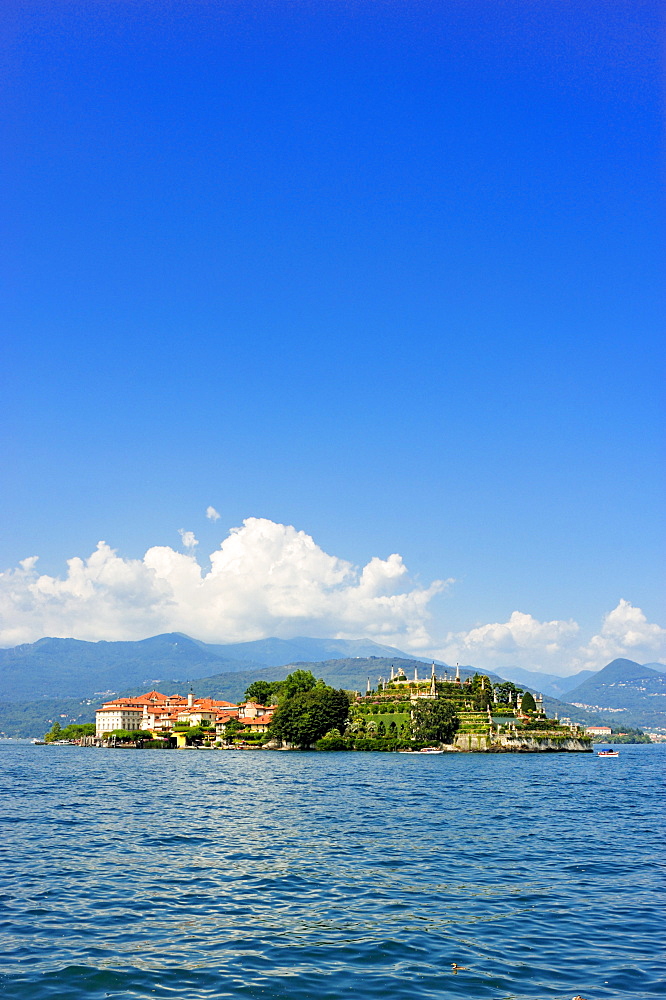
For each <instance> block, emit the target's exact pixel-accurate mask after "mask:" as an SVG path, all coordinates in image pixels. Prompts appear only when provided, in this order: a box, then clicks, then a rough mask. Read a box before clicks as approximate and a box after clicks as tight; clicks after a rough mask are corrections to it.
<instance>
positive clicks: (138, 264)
mask: <svg viewBox="0 0 666 1000" xmlns="http://www.w3.org/2000/svg"><path fill="white" fill-rule="evenodd" d="M7 9H8V11H9V13H5V15H4V27H3V37H4V43H3V44H4V47H5V50H6V54H7V59H6V64H7V66H8V72H6V73H5V83H4V85H3V92H4V97H3V103H4V104H5V107H6V112H5V115H4V118H3V123H2V126H1V128H2V133H3V134H2V141H3V147H4V148H8V149H9V150H10V156H9V157H8V159H7V161H6V164H5V169H4V183H3V187H4V190H5V194H6V195H8V197H7V199H6V210H5V213H4V214H5V223H4V225H5V240H4V241H3V242H5V244H6V245H8V246H9V247H10V251H9V253H8V254H7V256H6V259H5V267H4V271H5V275H6V280H5V282H4V287H5V291H4V293H3V299H4V306H3V307H2V323H3V327H4V329H5V334H6V335H5V337H4V338H3V340H4V341H5V345H6V347H5V352H4V356H5V361H4V363H3V366H2V367H3V369H4V375H3V397H4V411H5V420H4V421H3V423H4V425H5V431H4V434H3V436H4V447H3V452H4V458H3V467H4V472H5V476H4V479H5V485H4V487H3V498H2V500H1V507H0V515H1V517H2V524H3V528H4V530H3V532H2V535H3V538H2V559H1V564H2V565H1V567H0V568H3V569H8V570H9V569H11V568H12V567H16V566H17V565H18V564H19V562H20V561H21V560H24V559H25V558H27V557H32V556H39V562H38V564H36V565H35V566H31V567H30V574H32V576H31V577H30V580H31V581H32V583H31V582H30V581H28V583H25V586H26V587H28V588H29V587H30V586H32V585H33V584H34V582H35V579H36V578H37V577H36V576H35V574H39V573H41V574H45V575H47V576H48V577H49V579H51V578H53V579H54V580H56V581H57V580H60V579H61V578H64V577H65V575H66V573H67V566H66V560H68V559H71V558H73V557H80V558H82V559H83V560H86V559H87V558H88V557H89V556H90V554H91V553H92V552H93V551H94V550H95V546H96V544H97V542H98V541H99V540H100V539H105V540H106V542H107V543H108V545H109V546H110V547H111V548H113V549H115V550H117V553H118V555H119V557H120V558H121V559H122V560H125V561H126V563H127V565H128V566H129V565H134V563H133V562H132V561H133V560H142V559H143V557H144V553H145V552H146V550H148V549H150V548H151V547H156V546H157V547H169V548H173V549H174V550H177V551H180V552H183V551H184V552H185V555H187V556H188V558H189V557H193V556H194V553H195V547H194V546H192V547H190V549H187V548H186V549H185V550H183V546H182V544H181V539H180V537H179V535H178V530H179V529H185V530H188V531H192V532H194V534H195V536H196V538H197V539H198V543H199V544H198V547H196V553H197V558H198V561H199V563H200V565H201V566H202V571H203V573H204V574H205V573H207V572H208V571H209V569H210V562H209V555H210V554H211V553H213V552H215V551H216V550H218V549H219V547H220V544H221V543H222V542H223V541H224V540H225V538H227V537H228V533H229V531H230V530H231V529H234V528H240V527H241V525H242V524H243V521H244V520H245V519H248V518H249V519H260V520H262V521H265V522H272V523H274V524H276V525H284V526H292V525H293V526H294V527H295V528H296V529H297V530H298V531H301V532H304V533H305V534H306V535H307V536H310V537H311V538H312V539H313V540H314V543H315V544H316V546H318V547H320V548H321V550H323V552H324V553H326V554H329V555H330V556H332V557H335V558H336V559H338V560H342V561H344V562H345V563H348V564H350V565H351V566H352V567H359V568H361V567H363V566H366V565H367V564H369V563H370V561H371V560H372V559H373V558H376V559H379V560H382V561H386V560H387V559H388V557H389V556H390V555H391V554H392V553H399V554H400V556H401V557H402V560H403V561H404V565H405V566H406V567H407V568H408V571H409V580H410V581H411V584H410V586H411V587H412V590H414V588H416V589H417V590H418V589H419V588H421V590H427V588H428V587H429V586H430V584H431V582H432V581H433V580H436V579H438V580H449V579H454V580H455V583H451V584H449V585H447V586H446V587H445V588H441V590H440V591H439V592H438V593H437V594H434V595H433V596H431V597H430V598H428V608H429V613H430V616H431V617H430V618H429V619H428V621H429V624H428V625H427V630H428V636H429V637H430V640H431V641H430V643H429V648H431V649H433V650H435V649H436V650H442V649H447V650H448V651H449V652H450V651H451V645H450V641H449V645H447V640H446V636H447V635H452V634H463V633H465V634H467V633H468V632H469V631H470V630H473V629H474V628H475V627H477V626H485V625H487V624H489V623H490V624H493V623H494V624H497V623H499V624H502V623H507V622H508V621H509V620H510V616H511V614H512V613H513V612H516V611H518V612H521V613H523V614H526V615H529V616H533V618H534V619H535V620H537V621H539V622H546V621H548V622H569V621H572V620H573V621H575V622H576V623H578V624H579V625H580V632H579V633H578V636H579V639H580V637H581V636H583V635H584V636H585V642H588V641H589V639H590V636H592V635H593V633H595V631H596V632H597V633H599V629H601V628H602V622H603V621H604V616H606V615H608V614H609V612H611V611H612V609H617V607H618V602H619V601H620V600H621V599H624V600H625V601H628V602H631V604H632V605H634V606H635V607H636V608H640V609H642V613H643V616H644V622H645V623H649V625H650V628H651V627H652V625H653V624H654V623H655V622H660V621H663V610H662V609H663V594H664V588H663V568H662V567H663V473H662V472H661V469H663V439H662V438H661V427H662V426H663V391H662V379H663V347H662V344H663V338H662V336H661V334H662V331H663V320H664V312H663V297H662V296H661V295H660V292H659V287H660V284H661V281H660V279H662V280H663V275H662V253H663V194H662V191H661V190H660V169H661V164H660V156H661V153H662V150H663V134H662V132H661V126H660V121H661V117H662V114H663V107H662V103H663V102H662V93H661V88H662V80H661V74H660V69H659V59H660V49H661V46H662V44H663V25H662V24H661V23H660V16H659V5H658V4H657V3H652V2H650V3H641V2H637V3H628V2H623V3H617V2H613V0H610V2H605V3H585V2H583V3H581V2H576V3H568V2H566V0H558V2H555V0H544V2H540V3H521V2H510V3H509V2H492V3H491V2H475V3H463V2H459V3H458V2H451V3H444V2H439V3H430V2H426V0H418V2H410V0H405V2H400V3H398V2H393V3H389V2H372V0H366V2H363V3H360V2H358V3H357V2H332V0H329V2H310V3H305V2H304V3H296V2H289V3H288V2H281V0H274V2H255V3H251V2H248V3H225V2H215V3H207V2H198V3H187V2H178V0H174V2H171V3H169V2H166V0H165V2H162V3H160V4H156V3H152V2H150V3H149V2H145V0H136V2H134V3H132V4H127V3H122V2H114V0H110V2H105V3H100V4H86V3H83V2H73V0H72V2H65V0H61V2H56V3H50V2H49V3H46V2H31V0H27V2H26V0H22V2H21V3H15V2H13V0H10V3H9V5H8V8H7ZM208 505H213V506H214V507H215V509H216V510H217V511H218V512H219V514H220V517H219V519H218V520H214V521H213V520H210V519H207V518H206V516H205V510H206V507H207V506H208ZM252 524H253V525H254V526H255V527H256V523H255V521H253V522H252ZM253 530H254V529H253ZM289 537H291V536H289ZM234 538H236V540H238V539H239V538H240V539H241V540H243V541H244V542H246V543H247V544H248V546H250V548H249V549H248V551H247V553H246V555H244V557H243V558H244V559H247V562H246V563H245V564H244V565H245V566H246V572H247V574H248V576H251V575H252V572H255V574H256V573H258V572H259V569H256V568H255V570H254V571H253V570H252V566H253V565H254V564H253V563H252V558H251V551H253V550H251V545H253V544H255V542H256V536H255V535H254V534H253V531H252V530H245V533H243V532H242V531H241V534H240V535H239V534H236V535H234ZM282 538H283V542H284V544H286V545H287V547H288V546H289V543H288V541H287V542H285V541H284V539H285V538H287V536H286V535H285V534H284V532H283V533H282ZM281 551H282V550H281ZM290 551H291V550H290ZM281 558H282V557H281ZM285 558H286V557H285ZM123 565H124V564H123ZM261 565H262V566H263V570H262V572H264V571H265V572H270V571H271V569H270V567H271V564H270V562H269V563H267V564H265V565H264V564H263V563H262V564H261ZM267 567H268V568H267ZM121 568H122V567H121ZM392 576H395V574H392V572H389V571H387V579H385V580H384V583H383V584H382V587H384V588H385V589H386V592H387V593H388V590H390V586H389V580H388V578H391V577H392ZM10 577H11V580H13V581H14V582H13V583H11V584H8V587H9V590H10V598H11V600H10V601H9V604H5V606H4V611H3V615H4V617H3V622H4V625H5V632H4V633H3V632H2V630H1V629H0V637H2V636H3V635H4V637H5V638H4V643H3V644H5V645H8V644H13V641H14V640H16V641H24V640H25V639H27V637H30V638H36V637H37V632H39V630H40V628H41V627H44V628H46V627H47V625H48V626H49V627H50V628H53V627H54V621H57V618H54V617H53V616H51V617H50V618H49V617H48V616H46V617H44V616H43V615H42V616H41V617H40V612H39V609H35V608H33V609H32V610H30V609H28V611H27V612H26V616H27V617H26V618H25V620H24V619H21V621H22V624H21V626H20V628H18V627H17V628H15V627H14V625H15V618H16V615H17V610H16V609H17V607H19V606H21V607H22V608H23V610H24V611H25V607H24V605H25V593H23V591H21V592H20V593H19V592H18V591H17V590H16V588H17V587H18V584H17V583H16V577H15V576H12V575H11V574H10ZM396 579H399V581H400V585H401V587H402V588H403V589H405V584H406V580H407V575H406V574H404V573H403V574H398V575H397V576H396ZM336 585H337V584H333V586H336ZM49 586H50V585H49ZM100 586H101V585H100ZM53 587H56V584H53ZM53 587H52V588H51V589H53ZM19 589H20V588H19ZM43 589H44V588H43ZM56 589H57V588H56ZM130 589H131V588H130ZM379 589H380V590H381V587H380V588H379ZM46 590H48V587H46ZM69 590H70V591H71V590H72V588H71V587H70V588H69ZM26 593H33V592H32V591H30V590H29V589H28V591H26ZM68 593H69V591H68ZM225 593H226V592H225ZM377 593H379V590H378V592H377ZM17 594H18V596H17ZM51 596H53V595H51ZM61 596H62V595H61ZM70 596H71V595H70ZM42 597H44V595H42ZM79 597H81V595H79ZM30 599H31V598H30ZM40 599H41V598H40ZM54 599H55V598H54ZM44 600H46V598H45V597H44ZM137 600H138V601H139V603H140V600H139V598H137ZM219 600H222V598H221V597H219ZM100 602H101V603H100V608H99V609H98V611H97V612H95V614H98V615H99V618H98V619H97V618H96V619H95V621H96V624H95V628H94V629H93V632H91V633H86V634H85V636H84V635H83V632H84V630H82V629H81V627H80V622H81V621H82V620H83V618H85V619H86V620H90V615H89V614H86V615H84V616H83V617H78V618H77V617H76V616H74V617H72V618H71V619H68V618H67V616H66V615H65V616H64V618H63V622H62V628H63V629H64V630H65V631H67V634H70V633H72V632H74V631H77V629H78V632H79V634H81V635H82V637H97V638H102V637H108V638H116V637H120V635H119V631H122V626H121V625H120V624H119V623H118V621H116V620H115V619H114V621H115V624H114V625H113V626H111V625H110V624H109V621H108V619H107V618H106V617H105V610H104V607H103V601H102V600H101V598H100ZM56 603H57V602H56ZM52 610H53V609H52ZM375 610H376V608H375ZM403 610H404V609H403ZM22 613H23V612H22ZM248 613H249V612H248ZM210 614H211V616H212V617H211V618H210V622H209V623H210V632H209V633H207V634H208V635H209V636H210V637H212V636H213V635H215V636H218V637H219V638H220V639H224V638H225V637H226V632H225V634H224V635H223V634H221V630H222V631H224V629H228V622H227V619H215V618H214V612H213V610H212V609H211V612H210ZM243 614H245V611H243V609H239V610H238V615H239V616H240V618H241V619H242V617H243ZM332 614H333V612H332V611H331V609H329V612H328V617H326V616H324V617H321V616H320V617H316V616H315V617H312V615H311V614H310V612H308V614H305V613H304V614H303V616H301V617H300V618H299V617H298V615H295V616H294V618H293V620H289V619H288V616H287V618H284V617H280V616H279V615H274V616H273V617H270V616H269V617H268V618H266V619H261V620H256V621H253V623H252V627H251V628H250V630H249V632H248V633H247V634H248V637H249V636H250V633H251V636H252V637H256V634H258V633H259V632H261V631H263V630H268V633H269V634H271V633H272V632H275V631H280V632H281V634H287V633H288V632H289V631H292V634H293V632H294V631H295V632H301V633H303V632H307V631H308V628H310V629H313V628H319V629H320V631H326V630H330V631H331V633H332V632H333V631H335V630H336V629H335V625H336V623H335V620H334V617H331V615H332ZM372 614H373V612H372V610H370V611H369V612H368V613H367V614H366V617H364V616H363V614H361V612H360V611H358V613H357V611H349V615H351V617H349V618H348V619H347V620H346V622H345V624H344V627H341V628H340V629H338V630H339V631H343V632H344V633H345V634H347V633H349V632H351V631H353V630H354V627H355V626H356V629H357V631H358V634H361V633H363V634H370V633H372V620H371V619H372ZM31 615H32V618H31ZM308 615H310V616H309V617H308ZM368 615H369V616H370V617H368ZM93 617H95V616H93ZM167 617H168V616H167ZM250 617H251V616H250ZM380 617H381V616H380ZM225 622H227V624H226V625H225V624H224V623H225ZM405 622H406V619H405V621H403V620H402V619H400V622H398V624H397V625H396V629H395V630H394V632H391V630H390V626H389V624H388V622H386V623H385V626H383V634H385V635H391V636H392V637H393V638H394V639H396V638H397V639H400V637H401V634H402V633H401V631H400V629H401V628H403V627H407V626H406V625H405ZM77 623H79V624H77ZM169 624H171V623H170V622H169V621H167V619H166V618H164V617H162V618H160V617H159V616H157V618H154V619H153V618H151V616H150V615H148V616H147V617H146V618H145V620H143V619H141V618H140V616H139V617H138V618H137V620H136V623H135V626H134V629H133V630H132V629H128V633H131V636H130V637H136V636H137V635H138V633H139V632H141V630H142V629H145V634H150V631H151V627H150V626H152V625H155V626H156V630H159V629H158V628H157V626H158V625H160V626H161V625H164V626H165V627H167V626H168V625H169ZM200 624H201V627H202V628H203V627H204V625H205V624H206V623H200ZM634 624H635V622H634ZM417 626H418V628H421V627H422V626H423V622H420V623H417ZM646 627H647V624H646ZM184 631H187V629H186V628H184ZM602 633H603V629H602ZM602 633H599V634H602ZM240 634H243V635H244V634H245V633H244V632H242V630H241V632H239V633H237V634H236V633H235V634H234V635H229V636H228V637H229V639H236V638H238V635H240ZM655 634H656V633H650V635H652V640H654V635H655ZM659 636H660V638H659V641H660V642H661V641H662V639H663V635H662V634H661V632H660V633H659ZM202 637H204V636H202ZM625 638H626V636H625ZM643 638H644V636H643ZM652 640H650V641H652ZM415 641H416V640H415ZM576 641H578V640H576ZM581 641H582V640H581ZM641 641H642V640H641ZM655 641H656V640H655ZM398 644H399V643H398ZM625 646H626V643H625ZM639 646H640V654H641V655H640V656H639V655H638V649H639ZM414 648H416V647H414ZM468 648H469V647H464V649H463V652H465V651H467V650H468ZM609 648H610V647H609ZM618 648H619V647H618ZM661 648H662V649H663V647H661ZM636 649H637V655H636V657H632V658H639V659H640V658H641V657H642V658H644V659H650V658H651V659H656V658H657V656H658V655H661V653H660V652H659V649H658V648H657V646H655V645H654V642H653V643H652V645H650V643H649V642H648V644H647V645H640V644H638V645H637V646H636ZM606 651H607V649H606V647H604V655H605V652H606ZM620 651H622V649H620ZM627 651H629V652H631V650H630V649H629V647H628V646H627V647H626V648H625V649H624V652H627ZM560 652H561V656H560ZM560 652H557V653H555V652H553V654H552V656H551V658H550V659H549V660H548V662H549V663H550V664H551V666H552V665H553V663H554V662H555V660H557V657H558V656H560V660H561V663H560V662H559V661H558V663H556V664H555V665H556V666H557V665H558V664H559V665H561V666H562V669H563V670H564V669H568V668H569V667H568V664H569V663H570V662H571V663H573V662H574V660H575V662H576V663H578V662H579V660H580V662H583V660H584V659H585V658H584V657H583V660H581V659H580V657H579V656H578V653H576V656H574V655H573V653H572V652H571V650H569V651H568V652H566V651H560ZM523 653H524V654H525V656H526V657H527V659H529V656H530V655H531V656H534V655H535V654H534V650H531V652H530V650H529V649H528V650H527V652H525V650H523ZM510 654H511V649H510V647H505V650H504V653H502V654H501V655H506V656H510ZM652 654H654V655H652ZM461 655H463V653H461ZM516 655H518V654H516ZM521 655H522V654H521ZM567 657H568V659H567ZM572 657H573V659H572ZM576 657H578V659H576ZM565 660H566V662H565ZM521 662H522V661H521ZM525 662H527V661H526V660H525ZM544 662H545V661H544ZM585 662H587V661H585ZM543 669H545V667H543Z"/></svg>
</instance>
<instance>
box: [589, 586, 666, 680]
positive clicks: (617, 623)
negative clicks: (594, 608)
mask: <svg viewBox="0 0 666 1000" xmlns="http://www.w3.org/2000/svg"><path fill="white" fill-rule="evenodd" d="M618 656H622V657H626V658H627V659H629V660H636V661H637V662H638V663H645V662H647V661H648V660H659V659H661V658H666V629H664V628H661V627H660V626H659V625H654V624H652V623H650V622H648V620H647V618H646V617H645V614H644V613H643V611H641V609H640V608H635V607H634V606H633V604H630V603H629V601H625V600H624V599H623V600H621V601H620V603H619V604H618V606H617V607H616V608H613V610H612V611H609V613H608V614H607V615H606V617H605V618H604V621H603V625H602V627H601V630H600V632H599V634H598V635H595V636H593V637H592V638H591V639H590V641H589V642H588V643H587V645H586V646H584V647H583V648H582V649H581V659H582V664H583V667H587V668H588V669H594V666H593V664H597V663H599V662H602V663H608V662H609V661H610V660H614V659H615V658H616V657H618Z"/></svg>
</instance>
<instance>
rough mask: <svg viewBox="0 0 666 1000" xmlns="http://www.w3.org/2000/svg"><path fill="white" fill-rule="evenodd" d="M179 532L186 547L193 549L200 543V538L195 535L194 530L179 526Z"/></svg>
mask: <svg viewBox="0 0 666 1000" xmlns="http://www.w3.org/2000/svg"><path fill="white" fill-rule="evenodd" d="M178 534H179V535H180V537H181V539H182V542H183V545H184V546H185V548H186V549H193V548H194V547H195V546H196V545H198V544H199V540H198V538H196V537H195V534H194V532H193V531H185V530H184V529H183V528H179V529H178Z"/></svg>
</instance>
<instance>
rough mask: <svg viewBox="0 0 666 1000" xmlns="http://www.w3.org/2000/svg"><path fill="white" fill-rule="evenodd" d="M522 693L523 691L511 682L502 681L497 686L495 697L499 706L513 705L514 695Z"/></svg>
mask: <svg viewBox="0 0 666 1000" xmlns="http://www.w3.org/2000/svg"><path fill="white" fill-rule="evenodd" d="M522 693H523V689H522V688H519V687H516V685H515V684H513V683H512V682H511V681H504V682H503V683H502V684H498V685H497V697H498V699H499V703H500V705H509V704H510V703H515V701H516V695H518V694H522Z"/></svg>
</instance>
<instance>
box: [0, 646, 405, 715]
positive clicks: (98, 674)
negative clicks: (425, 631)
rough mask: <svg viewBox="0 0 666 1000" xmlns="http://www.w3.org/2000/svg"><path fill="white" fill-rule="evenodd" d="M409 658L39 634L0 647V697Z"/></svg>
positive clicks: (343, 650)
mask: <svg viewBox="0 0 666 1000" xmlns="http://www.w3.org/2000/svg"><path fill="white" fill-rule="evenodd" d="M359 656H380V657H386V656H388V657H396V658H399V657H402V658H409V654H407V653H404V652H402V651H401V650H399V649H394V648H393V647H392V646H383V645H381V644H380V643H376V642H373V641H372V640H370V639H353V640H348V639H312V638H305V637H302V638H296V639H274V638H273V639H258V640H256V641H254V642H241V643H230V644H228V645H213V644H209V643H205V642H202V641H200V640H197V639H192V638H190V636H187V635H184V634H182V633H179V632H170V633H165V634H164V635H156V636H151V637H150V638H148V639H140V640H138V641H134V642H130V641H128V642H122V641H121V642H106V641H101V642H86V641H85V640H82V639H54V638H44V639H39V640H38V641H37V642H33V643H27V644H25V645H22V646H15V647H14V648H12V649H0V701H24V700H28V699H33V698H41V697H49V698H90V697H94V696H95V695H96V694H99V693H100V692H103V693H107V692H109V691H114V692H118V691H121V690H123V689H125V688H130V687H135V686H137V685H145V684H149V685H151V686H154V685H157V684H159V683H161V682H164V681H180V682H182V683H185V682H192V681H196V680H198V679H199V678H201V677H210V676H212V675H214V674H219V673H222V672H224V673H230V674H231V673H238V672H247V671H250V670H260V669H262V668H263V667H279V666H284V665H286V664H288V663H293V662H296V661H307V662H318V661H321V660H330V659H332V658H340V657H359Z"/></svg>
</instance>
